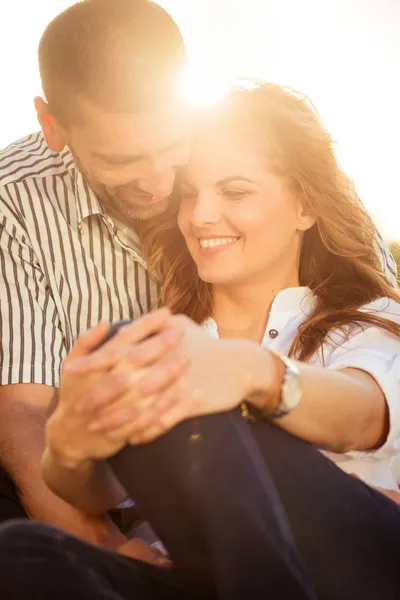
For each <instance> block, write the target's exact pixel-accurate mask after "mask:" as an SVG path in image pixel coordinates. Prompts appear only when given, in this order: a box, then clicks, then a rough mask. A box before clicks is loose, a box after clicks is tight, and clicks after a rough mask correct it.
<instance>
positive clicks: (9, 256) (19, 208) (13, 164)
mask: <svg viewBox="0 0 400 600" xmlns="http://www.w3.org/2000/svg"><path fill="white" fill-rule="evenodd" d="M377 243H378V245H379V249H380V252H381V256H382V264H383V266H384V268H385V271H386V274H387V276H388V278H389V279H390V280H391V281H392V282H393V283H394V282H395V274H396V267H395V263H394V260H393V258H392V256H391V255H390V253H389V252H388V250H387V248H386V246H385V244H384V242H383V240H382V239H381V238H380V236H379V235H378V234H377ZM0 290H1V294H0V385H6V384H10V383H39V384H46V385H50V386H57V385H58V383H59V373H60V366H61V362H62V360H63V359H64V357H65V355H66V354H67V352H68V351H69V350H70V348H71V346H72V344H73V342H74V340H75V339H76V337H77V336H78V335H79V333H80V332H82V331H85V330H86V329H88V328H89V327H92V326H94V325H96V324H97V323H98V322H99V321H104V320H105V321H108V322H113V321H119V320H122V319H133V318H135V317H138V316H139V315H141V314H142V313H144V312H147V311H149V310H150V308H151V307H152V306H153V305H154V304H155V303H156V300H157V285H156V283H155V282H154V281H152V280H151V279H150V277H149V275H148V273H147V271H146V264H145V261H144V260H143V258H142V257H141V255H140V247H139V243H138V238H137V236H136V235H135V233H134V232H132V234H131V235H129V236H127V235H126V232H123V231H121V230H120V229H118V228H117V227H116V226H115V224H114V223H113V221H112V220H111V218H110V217H109V216H108V215H106V214H105V213H104V212H103V211H102V208H101V205H100V204H99V202H98V200H97V198H96V196H95V195H94V193H93V192H92V190H91V189H90V188H89V186H88V185H87V183H86V182H85V180H84V178H83V177H82V175H81V173H80V172H79V170H78V169H77V167H76V165H75V163H74V160H73V158H72V155H71V153H70V152H69V150H68V149H65V150H64V151H63V152H62V153H60V154H55V153H53V152H51V150H49V148H48V147H47V145H46V142H45V139H44V137H43V135H42V134H41V133H37V134H34V135H31V136H28V137H26V138H24V139H22V140H20V141H18V142H16V143H14V144H11V146H9V147H8V148H6V149H5V150H3V151H2V152H0Z"/></svg>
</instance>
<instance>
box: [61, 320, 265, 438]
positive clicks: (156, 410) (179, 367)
mask: <svg viewBox="0 0 400 600" xmlns="http://www.w3.org/2000/svg"><path fill="white" fill-rule="evenodd" d="M137 326H140V322H137ZM173 331H175V332H177V333H175V334H174V336H175V338H176V339H178V340H179V343H178V342H177V341H176V339H175V341H174V343H173V344H168V343H166V341H165V340H166V336H167V335H169V336H171V332H173ZM155 333H156V332H155V331H154V332H153V337H152V338H151V339H145V338H143V339H142V340H138V341H137V343H136V345H135V347H134V348H133V349H132V350H131V351H130V352H129V357H125V359H126V362H125V364H122V361H121V359H119V360H118V359H117V360H113V358H115V350H114V356H113V351H112V343H111V342H110V346H109V348H106V347H104V350H103V351H102V349H101V348H100V349H99V350H98V351H96V352H95V353H94V354H93V355H92V357H91V364H89V361H86V362H84V361H80V362H79V363H78V362H76V363H74V361H73V360H71V362H70V364H69V367H68V369H69V370H70V371H71V372H72V371H74V372H79V371H80V369H83V372H84V373H85V374H86V375H88V373H90V372H93V371H95V370H96V369H97V368H98V365H104V364H107V367H108V368H110V374H109V375H108V376H109V377H112V376H113V375H112V374H113V373H115V372H116V371H120V370H121V369H122V370H129V368H132V367H130V365H136V366H139V367H141V368H143V367H146V370H142V371H141V373H140V377H137V381H136V382H135V383H133V382H132V386H131V388H130V390H129V392H127V393H126V394H125V395H122V396H121V397H120V398H119V399H118V400H116V399H115V396H114V397H113V395H112V393H111V390H110V389H109V386H108V383H107V379H106V378H105V379H104V381H103V383H102V390H101V389H100V388H99V386H97V388H96V393H94V390H91V391H90V392H88V394H87V396H86V398H84V399H82V407H83V409H82V410H83V411H84V412H85V414H86V415H87V416H88V417H89V416H91V418H92V419H93V422H92V423H91V425H90V427H89V429H90V431H91V432H93V433H97V434H99V433H102V434H103V435H107V436H108V437H110V438H111V437H113V435H114V431H115V432H117V433H116V435H118V432H119V431H120V430H121V428H125V433H128V434H129V437H128V439H129V441H130V443H144V442H149V441H151V440H152V439H154V438H156V437H158V436H159V435H161V434H163V433H165V432H166V431H168V430H169V429H171V428H172V427H173V426H174V425H176V424H177V423H179V422H180V421H183V420H184V419H187V418H191V417H195V416H200V415H205V414H210V413H216V412H224V411H229V410H231V409H233V408H235V407H236V406H238V405H239V404H240V402H241V401H242V400H243V399H244V398H245V397H246V396H247V394H248V393H249V392H250V391H251V389H252V381H253V379H254V375H255V373H256V371H257V369H259V368H260V354H262V365H263V368H264V369H265V368H267V366H268V363H267V362H266V361H267V359H266V358H265V356H266V353H264V352H262V351H260V349H259V347H258V346H257V345H256V344H253V343H251V342H247V341H241V340H240V341H237V340H227V341H225V340H215V339H213V338H211V337H210V336H209V335H208V333H207V332H206V331H205V330H204V329H203V328H201V327H199V326H198V325H196V324H194V323H193V322H192V321H190V319H187V318H186V317H182V316H174V317H170V318H169V320H168V324H167V326H166V327H165V329H164V330H163V331H161V332H160V333H159V334H156V335H154V334H155ZM179 336H180V339H179ZM115 343H116V342H115ZM110 356H111V357H112V358H111V359H109V357H110ZM177 360H183V361H184V363H183V364H179V363H178V362H177ZM121 365H122V366H121ZM271 372H273V369H271Z"/></svg>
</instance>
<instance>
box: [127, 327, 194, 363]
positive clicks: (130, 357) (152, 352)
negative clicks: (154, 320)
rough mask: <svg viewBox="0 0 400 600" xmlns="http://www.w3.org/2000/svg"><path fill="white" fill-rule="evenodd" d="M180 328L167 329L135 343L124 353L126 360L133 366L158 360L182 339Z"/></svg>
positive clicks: (182, 333) (182, 334) (182, 332)
mask: <svg viewBox="0 0 400 600" xmlns="http://www.w3.org/2000/svg"><path fill="white" fill-rule="evenodd" d="M183 336H184V331H183V330H182V329H167V330H166V331H162V332H160V333H159V334H157V335H154V336H153V337H151V338H150V339H148V340H145V341H144V342H141V343H140V344H136V346H135V347H134V348H133V349H132V350H129V352H128V353H127V355H126V361H127V362H128V363H130V364H132V365H134V366H135V367H146V366H149V365H151V364H153V363H154V362H156V361H158V360H160V359H161V358H162V357H163V356H164V355H166V354H167V353H168V352H170V351H171V350H172V349H173V348H175V347H176V346H178V344H179V342H181V341H182V338H183Z"/></svg>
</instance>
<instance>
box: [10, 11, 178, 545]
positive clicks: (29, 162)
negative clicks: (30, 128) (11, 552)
mask: <svg viewBox="0 0 400 600" xmlns="http://www.w3.org/2000/svg"><path fill="white" fill-rule="evenodd" d="M184 60H185V49H184V44H183V40H182V37H181V34H180V31H179V29H178V27H177V26H176V24H175V23H174V21H173V20H172V18H171V17H170V16H169V15H168V13H166V12H165V11H164V10H163V9H162V8H161V7H160V6H158V5H157V4H155V3H153V2H150V1H148V0H113V2H110V1H109V0H86V1H85V2H79V3H77V4H75V5H73V6H71V7H70V8H68V9H67V10H65V11H64V12H63V13H61V14H60V15H58V16H57V17H56V18H55V19H54V20H53V21H52V22H51V23H50V24H49V26H48V27H47V29H46V31H45V32H44V34H43V37H42V39H41V42H40V46H39V66H40V75H41V79H42V86H43V90H44V94H45V98H46V100H44V99H42V98H36V99H35V107H36V111H37V115H38V120H39V122H40V125H41V128H42V132H41V133H39V134H35V135H31V136H28V137H26V138H25V139H23V140H20V141H18V142H16V143H14V144H12V145H11V146H10V147H9V148H7V149H6V150H4V151H3V152H2V153H1V154H0V245H1V255H0V273H1V275H0V277H1V283H0V287H1V299H0V303H1V304H0V330H1V342H0V343H1V349H0V364H1V371H0V377H1V380H0V384H1V387H0V461H1V465H2V467H3V468H4V471H2V472H1V473H0V520H5V519H8V518H11V517H18V516H26V515H27V514H28V515H30V516H31V517H33V518H36V519H40V520H43V521H46V522H48V523H51V524H54V525H57V526H59V527H62V528H64V529H67V530H69V531H70V532H72V533H75V534H77V535H80V536H82V537H84V538H86V539H87V540H90V541H93V542H96V543H103V544H106V545H111V546H114V545H115V544H116V543H118V542H119V541H120V538H119V536H118V532H116V531H115V530H114V529H113V528H112V527H111V526H109V525H108V524H107V523H106V521H105V520H104V519H101V518H99V519H93V518H89V517H87V516H86V515H84V514H83V513H81V512H79V511H78V510H76V509H74V508H72V507H71V506H69V505H67V504H66V503H64V502H62V501H61V500H60V499H58V498H57V497H56V496H55V495H53V494H52V493H51V492H50V490H49V489H48V488H47V487H46V486H45V484H44V482H43V481H42V478H41V475H40V458H41V454H42V451H43V447H44V425H45V422H46V417H47V414H48V410H49V405H50V403H51V402H52V401H53V402H56V401H57V386H58V380H59V372H60V366H61V362H62V360H63V358H64V357H65V355H66V353H67V352H68V350H69V349H70V348H71V345H72V342H73V340H74V339H75V338H76V336H77V335H78V334H79V332H81V331H84V330H86V329H87V328H88V327H91V326H92V325H95V324H96V323H98V322H99V321H101V320H105V321H108V322H112V321H116V320H119V319H121V318H128V319H132V318H135V317H137V316H139V315H140V314H142V313H143V312H147V311H149V309H150V307H151V306H152V304H153V303H154V302H155V300H156V297H157V286H156V284H155V283H154V282H153V281H152V280H151V279H150V277H149V276H148V274H147V271H146V264H145V262H144V260H143V258H142V256H141V254H140V247H139V241H138V236H137V234H136V233H135V230H136V229H137V228H136V224H137V223H138V222H140V221H144V220H148V219H151V218H154V217H155V216H156V215H159V214H161V213H162V212H163V211H164V210H165V209H166V207H167V205H168V196H169V195H170V193H171V191H172V188H173V185H174V178H175V170H176V168H177V167H178V166H179V165H181V164H184V162H185V160H186V156H185V147H184V146H185V145H184V136H185V134H186V133H187V126H186V123H185V112H184V108H183V107H182V105H181V103H180V100H179V96H178V85H177V84H178V79H179V75H180V71H181V67H182V65H183V63H184ZM11 480H12V481H11ZM12 482H13V483H12ZM14 486H15V487H14ZM16 490H17V491H16Z"/></svg>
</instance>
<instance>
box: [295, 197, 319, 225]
mask: <svg viewBox="0 0 400 600" xmlns="http://www.w3.org/2000/svg"><path fill="white" fill-rule="evenodd" d="M316 222H317V217H316V216H315V215H313V214H312V212H311V211H310V210H309V209H308V208H305V207H304V205H303V204H302V203H301V202H300V200H298V201H297V230H298V231H307V229H311V227H312V226H313V225H315V223H316Z"/></svg>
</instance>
